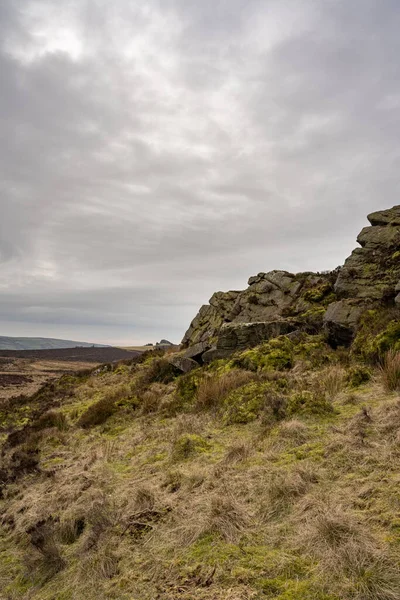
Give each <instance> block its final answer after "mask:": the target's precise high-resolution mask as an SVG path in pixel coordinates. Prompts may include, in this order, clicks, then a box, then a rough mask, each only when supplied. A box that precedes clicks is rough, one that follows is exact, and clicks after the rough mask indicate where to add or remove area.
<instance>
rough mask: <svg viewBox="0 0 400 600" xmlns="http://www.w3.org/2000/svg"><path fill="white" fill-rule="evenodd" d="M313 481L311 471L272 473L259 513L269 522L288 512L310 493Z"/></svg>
mask: <svg viewBox="0 0 400 600" xmlns="http://www.w3.org/2000/svg"><path fill="white" fill-rule="evenodd" d="M311 479H312V478H311V475H310V471H309V470H307V471H304V472H301V471H292V472H290V471H287V472H281V471H278V472H275V473H271V475H270V477H269V480H268V482H267V485H266V488H265V492H264V497H263V498H262V501H261V507H260V511H259V512H260V516H261V517H262V519H263V520H265V521H268V520H270V519H271V518H274V517H276V516H277V515H279V514H281V513H282V512H283V511H285V510H287V509H288V508H289V506H290V505H291V504H292V503H293V502H294V501H295V500H296V499H298V498H300V497H301V496H303V495H304V494H305V493H306V492H307V491H308V489H309V487H310V483H311Z"/></svg>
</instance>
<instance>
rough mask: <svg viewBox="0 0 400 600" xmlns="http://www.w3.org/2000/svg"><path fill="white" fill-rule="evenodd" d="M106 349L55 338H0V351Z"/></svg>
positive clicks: (99, 345)
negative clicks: (77, 348)
mask: <svg viewBox="0 0 400 600" xmlns="http://www.w3.org/2000/svg"><path fill="white" fill-rule="evenodd" d="M76 347H80V348H91V347H94V348H107V347H108V346H105V345H104V344H89V343H87V342H73V341H72V340H57V339H55V338H36V337H5V336H0V350H53V349H58V348H76Z"/></svg>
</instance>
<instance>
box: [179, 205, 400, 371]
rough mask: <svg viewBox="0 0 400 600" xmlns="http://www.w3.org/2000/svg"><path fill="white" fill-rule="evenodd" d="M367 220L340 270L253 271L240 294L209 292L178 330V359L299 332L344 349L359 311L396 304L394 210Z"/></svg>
mask: <svg viewBox="0 0 400 600" xmlns="http://www.w3.org/2000/svg"><path fill="white" fill-rule="evenodd" d="M368 219H369V221H370V223H371V226H370V227H365V228H364V229H363V230H362V231H361V233H360V235H359V236H358V238H357V241H358V243H359V244H360V247H359V248H356V249H355V250H354V251H353V253H352V254H351V256H350V257H349V258H348V259H347V260H346V261H345V264H344V266H343V267H342V268H339V269H337V270H335V271H333V272H328V273H299V274H296V275H294V274H292V273H288V272H286V271H271V272H269V273H259V274H258V275H256V276H255V277H250V279H249V282H248V288H247V289H246V290H244V291H229V292H217V293H215V294H214V295H213V296H212V298H211V300H210V303H209V304H208V305H205V306H202V307H201V309H200V311H199V313H198V314H197V316H196V317H195V318H194V319H193V321H192V323H191V324H190V327H189V329H188V330H187V332H186V333H185V336H184V338H183V340H182V349H183V350H184V352H183V353H182V354H183V355H184V356H186V357H187V358H190V359H191V360H192V362H193V361H198V362H202V361H203V362H208V361H210V360H213V359H215V358H220V357H226V356H229V355H230V354H232V353H233V352H235V351H236V350H241V349H244V348H248V347H252V346H255V345H257V344H259V343H261V342H262V341H265V340H268V339H270V338H272V337H276V336H278V335H282V334H288V335H291V334H293V332H295V331H297V330H299V329H301V330H308V331H309V332H311V333H321V332H322V331H324V332H325V333H326V336H327V339H328V341H329V342H330V343H331V344H332V345H333V346H338V345H349V344H350V343H351V340H352V338H353V336H354V334H355V332H356V330H357V325H358V323H359V320H360V317H361V315H362V314H363V312H364V311H365V310H366V309H368V308H371V307H373V306H376V305H380V306H382V305H384V306H390V305H393V306H394V305H395V303H396V302H397V303H399V304H400V206H395V207H393V208H392V209H389V210H384V211H379V212H376V213H373V214H371V215H369V216H368Z"/></svg>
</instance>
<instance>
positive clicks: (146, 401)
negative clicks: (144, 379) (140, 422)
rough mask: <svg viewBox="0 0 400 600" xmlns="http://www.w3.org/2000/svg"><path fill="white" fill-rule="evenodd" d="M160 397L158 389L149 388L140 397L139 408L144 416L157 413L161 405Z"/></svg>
mask: <svg viewBox="0 0 400 600" xmlns="http://www.w3.org/2000/svg"><path fill="white" fill-rule="evenodd" d="M161 399H162V395H161V394H160V391H159V390H158V389H154V388H150V389H148V390H146V391H145V392H144V393H143V394H141V395H140V408H141V412H142V414H144V415H150V414H151V413H155V412H157V410H158V409H159V407H160V404H161Z"/></svg>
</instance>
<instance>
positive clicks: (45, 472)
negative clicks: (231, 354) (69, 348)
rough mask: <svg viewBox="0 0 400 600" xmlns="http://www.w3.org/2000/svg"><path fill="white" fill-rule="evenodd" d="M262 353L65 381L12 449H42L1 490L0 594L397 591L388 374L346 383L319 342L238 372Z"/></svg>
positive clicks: (394, 424) (399, 504) (397, 456)
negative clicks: (190, 371) (181, 372)
mask: <svg viewBox="0 0 400 600" xmlns="http://www.w3.org/2000/svg"><path fill="white" fill-rule="evenodd" d="M266 352H267V351H266V350H265V349H264V350H263V349H261V350H260V351H259V352H258V353H257V352H255V353H254V352H253V353H246V355H245V359H243V357H242V358H241V359H240V360H239V361H238V362H236V363H235V364H233V363H229V362H228V361H225V362H218V363H216V364H215V365H212V366H211V367H210V368H208V369H199V370H197V371H196V372H195V373H194V375H191V376H186V377H184V378H182V377H178V378H177V379H174V380H173V381H171V382H169V383H161V382H160V380H164V381H168V379H170V378H171V373H170V372H168V367H167V366H166V365H165V364H164V363H163V361H162V360H161V362H160V359H159V358H154V357H149V358H148V359H147V362H145V363H143V364H132V365H120V366H119V367H117V368H116V369H114V371H111V372H110V371H104V372H100V373H99V372H97V373H95V374H92V375H90V376H85V377H83V378H81V379H79V378H78V379H77V378H71V377H70V378H64V379H63V380H61V381H60V383H59V384H58V387H56V389H55V390H53V392H52V393H53V394H54V397H56V398H57V399H58V400H57V402H58V403H59V405H60V406H59V408H57V409H56V416H55V415H54V413H53V416H52V418H51V419H50V420H48V422H47V423H46V422H43V423H42V426H41V433H38V431H37V430H36V431H35V432H31V433H30V434H27V442H26V444H25V446H22V447H20V446H19V447H17V450H16V449H15V448H14V449H11V450H7V451H6V455H5V456H6V460H8V461H9V462H8V463H7V464H8V465H9V468H10V465H12V464H15V462H16V461H17V459H18V456H17V458H16V457H15V456H14V457H13V453H15V452H16V451H19V452H22V451H25V452H28V453H29V452H32V451H35V450H36V447H38V448H39V451H40V461H39V464H38V468H37V470H36V471H31V472H27V473H26V474H22V475H21V474H20V475H21V476H20V477H19V478H17V479H16V480H15V481H14V482H12V483H10V484H9V485H8V486H7V488H6V490H5V492H4V498H3V500H2V501H1V513H2V521H3V525H4V528H3V533H2V534H1V537H0V590H3V596H1V594H0V597H2V598H6V599H17V598H18V599H20V598H30V599H32V600H50V599H51V600H54V599H57V600H70V599H74V600H78V599H79V600H81V599H82V598H85V600H91V599H93V600H95V599H96V600H98V599H99V598H115V599H121V600H155V599H157V598H159V599H165V600H168V599H171V600H172V599H181V600H189V599H208V600H222V599H224V600H228V599H229V600H245V599H246V600H247V599H253V598H254V599H260V600H261V599H264V598H275V599H278V600H295V599H296V600H339V599H346V600H347V599H349V600H350V599H353V598H354V599H358V600H373V599H376V600H391V599H393V600H395V599H397V598H399V597H400V575H399V554H398V549H399V542H400V519H399V508H400V491H399V472H400V470H399V466H400V451H399V440H400V404H399V401H398V396H397V395H396V394H392V393H387V392H385V391H384V390H383V387H382V385H381V382H380V379H379V377H378V376H377V373H375V375H374V377H373V378H372V380H370V381H369V382H367V383H365V384H363V385H361V386H360V387H357V388H356V389H354V388H351V387H349V385H348V383H347V381H348V378H349V369H350V367H349V366H348V364H346V360H347V357H346V356H344V355H341V356H339V355H338V356H334V355H333V353H330V352H329V351H326V349H323V348H322V347H319V348H318V347H317V345H316V347H315V348H314V354H315V356H317V355H318V356H322V355H323V356H324V360H319V359H318V360H317V361H315V356H314V358H313V357H312V356H311V355H310V352H309V351H307V354H308V356H307V360H304V359H301V358H299V356H296V352H294V353H293V352H292V362H291V365H287V364H286V365H285V367H286V370H283V371H281V372H278V373H277V371H272V369H271V366H270V365H268V364H266V363H267V362H268V361H265V360H264V358H263V359H262V361H263V363H264V366H263V367H262V368H260V365H259V364H258V367H259V370H258V373H257V374H255V373H254V372H249V371H248V370H246V372H244V371H243V365H245V366H247V367H248V368H249V367H251V368H254V366H255V365H257V361H258V362H259V361H260V357H261V358H262V357H265V356H266V355H268V352H270V349H269V350H268V352H267V353H266ZM302 352H303V353H304V348H302ZM311 354H312V353H311ZM269 355H270V356H271V352H270V354H269ZM273 358H274V360H275V359H276V353H275V355H274V356H273ZM339 359H340V361H341V363H338V361H339ZM278 362H279V361H278ZM320 363H323V364H320ZM238 366H241V367H242V368H241V369H239V368H238ZM277 366H279V364H277ZM280 366H282V364H281V365H280ZM288 366H291V367H292V368H291V370H287V367H288ZM351 378H352V380H353V382H354V373H353V374H352V375H351ZM157 379H158V380H159V381H155V382H154V380H157ZM238 386H239V387H238ZM236 387H238V389H237V390H236V391H235V388H236ZM177 388H178V393H177ZM246 389H247V390H250V391H251V393H250V395H249V394H247V395H246V393H243V390H246ZM238 390H239V391H238ZM304 392H306V393H304ZM254 398H258V400H257V402H253V401H252V399H253V400H254ZM260 398H262V400H261V401H260ZM299 398H300V400H301V401H300V400H299ZM38 403H39V404H40V402H39V400H38V401H37V405H38ZM91 406H92V407H93V406H95V408H94V409H93V408H92V409H91V411H90V410H89V412H88V408H90V407H91ZM107 407H108V408H107ZM271 407H273V410H272V409H271ZM14 408H15V407H14ZM332 409H333V412H332ZM107 410H108V413H107ZM32 411H33V409H31V412H29V409H24V407H23V406H21V407H19V408H18V410H13V414H12V416H8V417H6V416H5V415H3V421H5V420H7V419H8V421H7V423H8V426H10V423H11V421H12V420H14V422H15V423H14V424H16V425H18V423H20V424H21V423H24V422H25V421H24V420H23V419H24V418H25V420H28V419H29V418H32V415H33V412H32ZM102 411H103V412H102ZM60 413H62V415H64V416H63V417H60V416H59V414H60ZM100 413H101V415H102V417H103V418H105V417H106V416H107V414H110V416H109V417H108V418H107V419H106V420H105V422H104V423H102V424H98V425H94V421H95V420H96V418H97V419H99V420H101V417H99V414H100ZM111 413H112V414H111ZM24 415H28V417H24ZM57 415H58V416H57ZM19 419H20V421H19ZM42 420H43V418H42ZM238 421H239V422H238ZM240 421H241V422H240ZM246 421H247V422H246ZM46 424H47V425H48V427H47V428H43V427H44V426H45V425H46ZM49 425H51V427H49ZM10 461H11V462H10ZM13 461H14V462H13ZM27 471H29V469H27Z"/></svg>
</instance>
